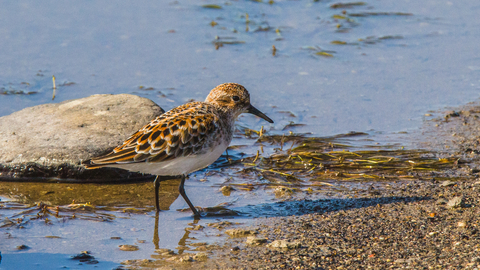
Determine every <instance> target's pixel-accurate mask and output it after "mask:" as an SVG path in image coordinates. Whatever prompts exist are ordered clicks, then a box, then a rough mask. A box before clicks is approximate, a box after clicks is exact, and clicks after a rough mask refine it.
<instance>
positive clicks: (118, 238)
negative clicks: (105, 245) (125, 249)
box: [110, 236, 122, 240]
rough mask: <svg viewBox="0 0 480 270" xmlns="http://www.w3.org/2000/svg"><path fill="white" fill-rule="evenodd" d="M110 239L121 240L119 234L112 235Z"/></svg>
mask: <svg viewBox="0 0 480 270" xmlns="http://www.w3.org/2000/svg"><path fill="white" fill-rule="evenodd" d="M110 239H112V240H121V239H122V238H121V237H120V236H112V237H110Z"/></svg>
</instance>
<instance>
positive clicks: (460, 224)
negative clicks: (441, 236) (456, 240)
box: [457, 221, 467, 228]
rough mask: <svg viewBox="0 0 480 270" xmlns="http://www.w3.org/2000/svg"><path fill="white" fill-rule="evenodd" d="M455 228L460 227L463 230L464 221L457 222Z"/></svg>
mask: <svg viewBox="0 0 480 270" xmlns="http://www.w3.org/2000/svg"><path fill="white" fill-rule="evenodd" d="M457 226H458V227H460V228H465V227H467V223H466V222H465V221H459V222H458V223H457Z"/></svg>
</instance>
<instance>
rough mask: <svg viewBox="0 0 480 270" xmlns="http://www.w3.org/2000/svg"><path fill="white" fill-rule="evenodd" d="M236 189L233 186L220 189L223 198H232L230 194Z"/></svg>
mask: <svg viewBox="0 0 480 270" xmlns="http://www.w3.org/2000/svg"><path fill="white" fill-rule="evenodd" d="M234 190H235V189H234V188H232V187H231V186H223V187H221V188H220V191H221V192H222V194H223V196H230V193H232V191H234Z"/></svg>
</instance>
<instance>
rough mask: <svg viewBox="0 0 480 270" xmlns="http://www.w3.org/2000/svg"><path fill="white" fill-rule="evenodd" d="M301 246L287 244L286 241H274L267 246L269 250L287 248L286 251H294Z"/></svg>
mask: <svg viewBox="0 0 480 270" xmlns="http://www.w3.org/2000/svg"><path fill="white" fill-rule="evenodd" d="M301 246H302V245H301V244H300V242H289V241H287V240H275V241H273V242H271V243H270V244H268V245H267V247H270V248H288V249H295V248H300V247H301Z"/></svg>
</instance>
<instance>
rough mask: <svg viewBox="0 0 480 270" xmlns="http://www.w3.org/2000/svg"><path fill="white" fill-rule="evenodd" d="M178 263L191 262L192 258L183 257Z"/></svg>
mask: <svg viewBox="0 0 480 270" xmlns="http://www.w3.org/2000/svg"><path fill="white" fill-rule="evenodd" d="M180 262H193V257H192V256H189V255H187V256H184V257H182V258H180Z"/></svg>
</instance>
